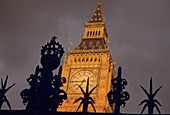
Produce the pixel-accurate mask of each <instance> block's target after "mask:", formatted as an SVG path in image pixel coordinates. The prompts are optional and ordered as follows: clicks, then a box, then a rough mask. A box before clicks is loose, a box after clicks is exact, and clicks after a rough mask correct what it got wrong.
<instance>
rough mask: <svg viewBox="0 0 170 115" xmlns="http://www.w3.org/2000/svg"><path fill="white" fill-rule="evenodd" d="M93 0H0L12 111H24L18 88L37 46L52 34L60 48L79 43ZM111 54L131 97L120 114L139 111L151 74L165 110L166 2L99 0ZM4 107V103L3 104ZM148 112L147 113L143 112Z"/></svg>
mask: <svg viewBox="0 0 170 115" xmlns="http://www.w3.org/2000/svg"><path fill="white" fill-rule="evenodd" d="M97 2H98V0H0V78H3V79H5V77H6V75H9V81H8V86H9V85H11V84H12V83H16V85H15V86H14V87H13V88H12V89H11V90H10V91H9V92H8V93H7V97H8V99H9V101H10V103H11V105H12V108H13V109H19V110H20V109H24V108H25V106H24V105H23V104H22V100H21V97H20V95H19V94H20V92H21V91H22V90H23V89H25V88H29V86H28V83H27V82H26V79H27V78H28V77H29V75H30V74H32V73H34V70H35V68H36V65H38V64H40V50H41V46H42V45H44V44H46V43H47V42H48V41H50V39H51V37H53V36H57V37H58V39H57V40H58V41H59V42H60V43H61V44H62V45H63V46H64V48H65V52H67V49H68V47H69V42H70V41H73V48H75V47H76V46H77V45H78V44H79V42H80V41H81V36H82V34H83V32H84V28H83V27H84V24H85V20H86V17H88V18H90V17H91V16H92V15H93V13H94V11H95V9H96V7H97ZM102 8H103V14H104V16H105V21H106V26H107V27H108V32H109V39H110V52H111V55H112V58H113V59H114V60H115V61H116V62H117V64H116V67H117V68H118V66H122V68H123V77H124V78H126V79H127V81H128V86H127V87H126V90H127V91H128V92H129V93H130V95H131V99H130V100H129V101H128V102H127V105H126V107H125V108H122V109H121V111H122V112H126V113H140V112H141V109H142V106H141V107H139V106H138V104H139V103H140V102H141V101H142V100H143V99H144V98H146V95H145V94H144V92H143V91H142V89H141V88H140V85H142V86H143V87H144V88H146V89H148V90H149V80H150V77H151V76H152V78H153V82H154V90H156V89H157V88H158V87H159V86H161V85H162V86H163V88H162V89H161V90H160V92H158V94H157V96H156V99H158V100H159V101H160V102H161V104H162V105H163V106H162V107H160V110H161V112H162V113H170V109H169V107H170V103H169V102H170V101H169V97H170V92H169V91H170V85H169V84H170V70H169V68H170V61H169V60H170V12H169V11H170V0H124V1H123V0H103V1H102ZM3 108H6V105H5V104H4V105H3ZM146 112H147V111H146Z"/></svg>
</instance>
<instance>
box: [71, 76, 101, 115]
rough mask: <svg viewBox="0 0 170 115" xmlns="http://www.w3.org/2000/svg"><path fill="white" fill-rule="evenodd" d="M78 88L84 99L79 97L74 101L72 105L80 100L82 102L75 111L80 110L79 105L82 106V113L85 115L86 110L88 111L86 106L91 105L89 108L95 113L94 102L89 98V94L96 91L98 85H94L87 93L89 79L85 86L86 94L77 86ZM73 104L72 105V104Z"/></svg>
mask: <svg viewBox="0 0 170 115" xmlns="http://www.w3.org/2000/svg"><path fill="white" fill-rule="evenodd" d="M78 86H79V88H80V89H81V91H82V93H83V95H84V98H83V97H79V98H78V99H77V100H75V102H74V103H76V102H78V101H80V100H82V102H81V103H80V105H79V106H78V108H77V111H78V110H79V109H80V107H81V105H82V104H83V113H87V109H88V105H89V104H91V106H92V107H93V109H94V111H95V112H96V109H95V107H94V105H93V104H95V102H94V100H93V99H92V98H91V97H90V94H91V93H92V92H93V91H94V90H95V89H96V87H97V86H98V85H96V86H95V87H94V88H92V89H91V90H90V91H89V78H88V79H87V85H86V92H84V90H83V88H82V87H81V86H80V85H78ZM74 103H73V104H74Z"/></svg>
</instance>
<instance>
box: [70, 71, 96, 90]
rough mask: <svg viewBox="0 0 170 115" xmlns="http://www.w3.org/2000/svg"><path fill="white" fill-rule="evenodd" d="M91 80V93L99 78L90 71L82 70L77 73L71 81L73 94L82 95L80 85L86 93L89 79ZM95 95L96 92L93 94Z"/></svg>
mask: <svg viewBox="0 0 170 115" xmlns="http://www.w3.org/2000/svg"><path fill="white" fill-rule="evenodd" d="M88 78H89V91H90V90H91V89H92V88H93V87H95V86H96V85H97V76H96V74H95V73H94V72H92V71H89V70H80V71H78V72H77V73H75V74H74V75H73V76H72V77H71V79H70V89H71V91H72V92H73V93H82V92H81V90H80V88H79V86H78V85H80V86H81V87H82V88H83V90H84V91H86V85H87V79H88ZM93 93H95V91H94V92H93Z"/></svg>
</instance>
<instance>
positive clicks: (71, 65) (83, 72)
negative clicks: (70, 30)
mask: <svg viewBox="0 0 170 115" xmlns="http://www.w3.org/2000/svg"><path fill="white" fill-rule="evenodd" d="M108 43H109V40H108V31H107V29H106V25H105V20H104V18H103V15H102V7H101V0H99V2H98V5H97V9H96V11H95V12H94V14H93V16H92V17H91V19H90V20H89V21H88V22H86V23H85V26H84V34H83V36H82V38H81V42H80V43H79V44H78V45H77V47H76V48H75V49H73V50H70V51H69V52H68V54H67V55H66V56H65V59H64V64H63V71H62V76H63V77H66V79H67V83H66V84H65V85H64V87H63V89H64V90H65V91H66V93H67V97H68V98H67V100H66V101H64V102H63V105H61V106H60V107H59V108H58V111H63V112H76V110H77V108H78V106H79V103H75V104H73V102H74V101H75V100H76V99H77V98H79V97H80V96H82V95H83V94H82V92H81V90H80V88H79V87H78V85H80V86H81V87H82V88H83V89H84V90H85V89H86V84H87V79H88V78H89V89H92V88H93V87H95V86H96V85H98V87H97V88H96V89H95V90H94V91H93V92H92V94H91V97H92V98H93V100H94V101H95V104H94V106H95V109H96V112H97V113H101V112H102V113H104V112H106V111H111V109H110V107H109V104H108V100H107V93H108V92H109V91H110V89H111V79H112V77H115V66H114V62H113V60H112V58H111V54H110V52H109V45H108ZM79 111H82V108H80V110H79ZM88 112H94V111H93V108H92V107H91V105H89V108H88Z"/></svg>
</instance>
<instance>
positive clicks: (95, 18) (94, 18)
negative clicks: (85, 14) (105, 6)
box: [89, 0, 104, 23]
mask: <svg viewBox="0 0 170 115" xmlns="http://www.w3.org/2000/svg"><path fill="white" fill-rule="evenodd" d="M97 22H104V20H103V16H102V7H101V0H99V2H98V5H97V9H96V11H95V13H94V14H93V16H92V18H91V19H90V21H89V23H97Z"/></svg>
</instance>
